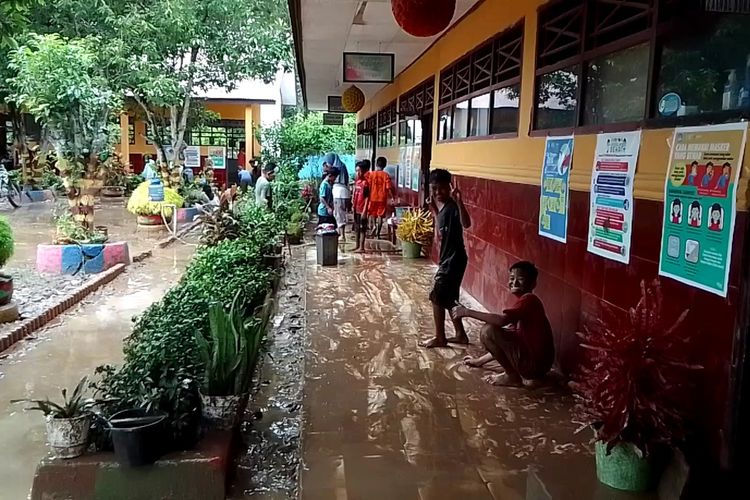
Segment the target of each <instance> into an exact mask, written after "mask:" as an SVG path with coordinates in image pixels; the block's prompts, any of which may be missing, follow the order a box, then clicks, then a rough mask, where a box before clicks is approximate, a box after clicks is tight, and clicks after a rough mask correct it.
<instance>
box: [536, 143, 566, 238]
mask: <svg viewBox="0 0 750 500" xmlns="http://www.w3.org/2000/svg"><path fill="white" fill-rule="evenodd" d="M572 165H573V136H569V137H547V145H546V147H545V148H544V163H543V164H542V185H541V195H540V197H539V234H540V235H542V236H546V237H547V238H552V239H553V240H556V241H560V242H562V243H565V242H566V241H567V239H568V191H569V186H570V182H569V181H570V167H571V166H572Z"/></svg>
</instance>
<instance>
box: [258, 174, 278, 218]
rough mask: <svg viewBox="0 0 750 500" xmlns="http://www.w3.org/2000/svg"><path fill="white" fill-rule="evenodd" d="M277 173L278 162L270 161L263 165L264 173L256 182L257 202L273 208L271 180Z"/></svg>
mask: <svg viewBox="0 0 750 500" xmlns="http://www.w3.org/2000/svg"><path fill="white" fill-rule="evenodd" d="M275 175H276V164H275V163H273V162H269V163H267V164H266V166H265V167H263V175H261V176H260V178H259V179H258V181H257V182H256V183H255V203H257V204H258V205H260V206H262V207H266V208H267V209H269V210H271V209H272V208H273V202H272V200H271V198H272V191H273V190H272V189H271V181H273V178H274V176H275Z"/></svg>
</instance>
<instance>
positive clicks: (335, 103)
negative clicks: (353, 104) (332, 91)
mask: <svg viewBox="0 0 750 500" xmlns="http://www.w3.org/2000/svg"><path fill="white" fill-rule="evenodd" d="M328 112H329V113H348V111H347V110H346V109H344V105H343V104H341V96H340V95H329V96H328Z"/></svg>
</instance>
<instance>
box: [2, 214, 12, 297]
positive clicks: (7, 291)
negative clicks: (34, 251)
mask: <svg viewBox="0 0 750 500" xmlns="http://www.w3.org/2000/svg"><path fill="white" fill-rule="evenodd" d="M13 248H14V245H13V229H12V228H11V227H10V223H8V220H7V219H6V218H5V217H0V268H1V267H3V266H4V265H5V264H6V263H7V262H8V260H9V259H10V258H11V257H12V256H13ZM12 298H13V277H12V276H10V275H8V274H5V273H3V272H0V306H4V305H5V304H8V303H10V300H11V299H12Z"/></svg>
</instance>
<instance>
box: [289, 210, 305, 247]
mask: <svg viewBox="0 0 750 500" xmlns="http://www.w3.org/2000/svg"><path fill="white" fill-rule="evenodd" d="M305 222H306V221H305V214H303V213H302V212H299V211H297V212H294V213H293V214H292V216H291V218H290V219H289V223H287V225H286V238H287V241H288V242H289V244H290V245H299V244H300V243H301V242H302V234H303V232H304V230H305Z"/></svg>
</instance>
